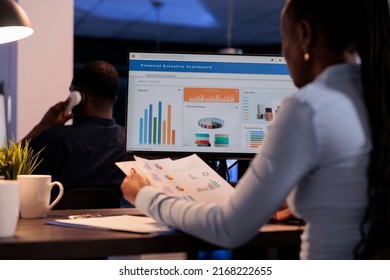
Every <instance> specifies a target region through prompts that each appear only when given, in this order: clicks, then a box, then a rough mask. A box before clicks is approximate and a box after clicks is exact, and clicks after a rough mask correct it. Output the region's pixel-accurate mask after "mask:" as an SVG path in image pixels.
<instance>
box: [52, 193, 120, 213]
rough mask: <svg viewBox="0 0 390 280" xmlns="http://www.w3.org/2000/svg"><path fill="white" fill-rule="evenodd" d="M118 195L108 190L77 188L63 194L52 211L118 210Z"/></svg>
mask: <svg viewBox="0 0 390 280" xmlns="http://www.w3.org/2000/svg"><path fill="white" fill-rule="evenodd" d="M119 207H120V198H119V196H118V194H117V193H116V192H115V191H113V190H111V189H108V188H77V189H72V190H68V191H65V192H64V195H63V197H62V198H61V200H60V201H59V202H58V204H57V205H55V206H54V208H53V210H65V209H99V208H119Z"/></svg>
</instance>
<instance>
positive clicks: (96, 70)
mask: <svg viewBox="0 0 390 280" xmlns="http://www.w3.org/2000/svg"><path fill="white" fill-rule="evenodd" d="M119 84H120V79H119V74H118V72H117V70H116V69H115V68H114V66H112V65H111V64H109V63H107V62H105V61H92V62H89V63H87V64H86V65H84V66H83V67H81V68H80V69H79V70H78V71H77V72H76V74H75V76H74V78H73V80H72V83H71V86H70V91H78V92H80V95H81V102H80V103H79V104H78V105H76V106H75V107H73V109H72V112H71V113H68V112H66V108H67V106H68V104H69V103H70V102H71V101H70V98H68V99H67V100H66V101H62V102H59V103H57V104H55V105H54V106H53V107H51V108H50V109H49V110H48V111H47V113H46V114H45V115H44V117H43V118H42V120H41V121H40V122H39V123H38V124H37V125H36V126H35V127H34V128H33V129H32V130H31V131H30V132H29V133H28V134H27V135H26V137H25V138H24V139H23V140H22V141H26V140H29V139H30V146H31V148H33V149H34V151H39V150H41V149H42V148H44V149H43V151H42V153H41V158H42V159H43V160H42V162H41V164H40V165H39V166H38V167H37V169H36V170H35V172H34V173H36V174H50V175H52V179H53V181H60V182H61V183H62V184H63V185H64V189H65V192H66V191H69V190H71V189H76V188H81V187H82V188H87V187H91V188H92V187H103V188H109V189H112V190H114V191H115V192H116V193H117V194H118V195H119V196H120V197H121V196H122V194H121V191H120V187H119V186H120V184H121V182H122V181H123V178H124V177H125V174H123V173H122V171H121V170H120V169H119V168H118V167H117V166H116V165H115V162H118V161H124V160H128V158H127V156H126V155H125V148H124V147H125V130H124V127H123V126H120V125H118V124H117V123H116V121H115V119H114V118H113V106H114V104H115V102H116V100H117V98H118V90H119ZM72 118H73V124H72V125H64V124H65V123H66V122H67V121H68V120H70V119H72Z"/></svg>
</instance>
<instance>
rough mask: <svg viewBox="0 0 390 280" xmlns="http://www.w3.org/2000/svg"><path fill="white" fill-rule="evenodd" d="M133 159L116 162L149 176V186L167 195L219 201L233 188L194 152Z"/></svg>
mask: <svg viewBox="0 0 390 280" xmlns="http://www.w3.org/2000/svg"><path fill="white" fill-rule="evenodd" d="M135 159H136V160H135V161H126V162H117V163H116V165H117V166H118V167H119V168H120V169H121V170H122V171H123V172H124V173H125V174H129V173H130V170H131V168H134V169H135V170H136V172H141V173H142V174H144V175H145V176H146V177H147V178H148V179H149V182H150V185H151V186H154V187H156V188H157V189H159V190H160V191H162V192H164V193H167V194H169V195H174V196H180V197H181V198H183V199H186V200H189V201H206V202H221V201H224V200H226V199H227V198H228V197H229V196H230V195H231V194H232V193H233V192H234V188H233V187H232V186H231V185H230V184H229V183H228V182H227V181H226V180H224V179H223V178H222V177H221V176H219V174H218V173H216V172H215V171H214V170H213V169H212V168H211V167H210V166H208V165H207V164H206V163H205V162H204V161H203V160H202V159H200V158H199V157H198V156H197V155H195V154H194V155H191V156H188V157H185V158H181V159H178V160H171V159H169V158H164V159H158V160H148V159H144V158H140V157H135Z"/></svg>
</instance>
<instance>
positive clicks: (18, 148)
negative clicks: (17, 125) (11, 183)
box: [0, 140, 43, 180]
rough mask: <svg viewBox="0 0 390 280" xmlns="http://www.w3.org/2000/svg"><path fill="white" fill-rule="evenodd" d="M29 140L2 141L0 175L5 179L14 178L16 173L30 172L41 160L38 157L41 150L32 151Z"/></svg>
mask: <svg viewBox="0 0 390 280" xmlns="http://www.w3.org/2000/svg"><path fill="white" fill-rule="evenodd" d="M29 143H30V141H29V140H28V141H24V142H23V143H22V142H15V141H12V140H9V142H7V141H4V144H3V146H1V147H0V176H4V179H7V180H16V178H17V176H18V175H21V174H31V173H32V172H33V171H34V170H35V168H36V167H37V166H38V165H39V164H40V163H41V162H42V159H40V158H39V155H40V153H41V152H42V150H43V149H42V150H40V151H38V152H36V153H35V152H34V150H33V149H32V148H31V147H30V146H29Z"/></svg>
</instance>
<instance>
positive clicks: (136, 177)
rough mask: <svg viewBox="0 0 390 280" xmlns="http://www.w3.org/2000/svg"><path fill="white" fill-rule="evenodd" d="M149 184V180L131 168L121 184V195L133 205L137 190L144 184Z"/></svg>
mask: <svg viewBox="0 0 390 280" xmlns="http://www.w3.org/2000/svg"><path fill="white" fill-rule="evenodd" d="M148 185H149V180H148V179H147V178H146V177H145V176H143V175H142V174H140V173H139V172H136V171H135V170H134V169H133V168H132V169H131V170H130V173H129V174H128V175H127V176H126V178H125V179H124V180H123V182H122V184H121V190H122V193H123V196H124V198H125V199H126V200H128V201H129V202H130V203H131V204H133V205H135V198H136V197H137V194H138V192H139V191H140V190H141V189H142V188H143V187H145V186H148Z"/></svg>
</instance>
